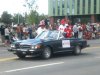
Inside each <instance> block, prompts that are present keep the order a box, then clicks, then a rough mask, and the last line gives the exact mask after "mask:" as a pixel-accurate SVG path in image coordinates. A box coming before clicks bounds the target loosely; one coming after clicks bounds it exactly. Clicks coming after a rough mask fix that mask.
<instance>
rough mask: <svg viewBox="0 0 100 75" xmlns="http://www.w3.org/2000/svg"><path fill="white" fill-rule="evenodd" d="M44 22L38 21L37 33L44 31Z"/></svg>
mask: <svg viewBox="0 0 100 75" xmlns="http://www.w3.org/2000/svg"><path fill="white" fill-rule="evenodd" d="M46 30H47V29H46V27H45V22H44V20H42V21H40V24H39V28H38V29H37V31H36V33H37V35H39V34H41V33H42V32H43V31H46Z"/></svg>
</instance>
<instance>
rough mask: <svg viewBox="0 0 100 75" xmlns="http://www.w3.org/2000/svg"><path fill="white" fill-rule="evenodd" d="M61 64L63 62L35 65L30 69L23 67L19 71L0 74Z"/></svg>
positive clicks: (9, 71)
mask: <svg viewBox="0 0 100 75" xmlns="http://www.w3.org/2000/svg"><path fill="white" fill-rule="evenodd" d="M63 63H64V62H57V63H50V64H43V65H37V66H32V67H25V68H19V69H13V70H8V71H4V72H1V73H11V72H18V71H23V70H29V69H34V68H41V67H48V66H54V65H60V64H63Z"/></svg>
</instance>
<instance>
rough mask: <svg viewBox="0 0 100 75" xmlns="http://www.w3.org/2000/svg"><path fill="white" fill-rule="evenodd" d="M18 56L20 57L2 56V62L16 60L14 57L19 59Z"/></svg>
mask: <svg viewBox="0 0 100 75" xmlns="http://www.w3.org/2000/svg"><path fill="white" fill-rule="evenodd" d="M17 58H18V57H11V58H2V59H0V62H3V61H9V60H14V59H17Z"/></svg>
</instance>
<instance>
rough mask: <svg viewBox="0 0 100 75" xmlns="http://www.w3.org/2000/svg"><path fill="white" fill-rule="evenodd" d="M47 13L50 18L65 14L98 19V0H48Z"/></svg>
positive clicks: (91, 19)
mask: <svg viewBox="0 0 100 75" xmlns="http://www.w3.org/2000/svg"><path fill="white" fill-rule="evenodd" d="M48 15H49V16H50V17H51V19H55V18H61V17H66V16H67V17H70V18H71V19H73V18H74V19H76V18H77V19H82V18H87V20H89V21H91V22H95V21H100V0H48Z"/></svg>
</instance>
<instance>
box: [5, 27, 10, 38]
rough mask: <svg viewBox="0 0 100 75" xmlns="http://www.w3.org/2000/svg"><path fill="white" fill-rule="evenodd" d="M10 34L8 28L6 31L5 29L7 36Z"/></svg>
mask: <svg viewBox="0 0 100 75" xmlns="http://www.w3.org/2000/svg"><path fill="white" fill-rule="evenodd" d="M9 33H10V32H9V29H8V28H6V29H5V35H6V36H8V35H9Z"/></svg>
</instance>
